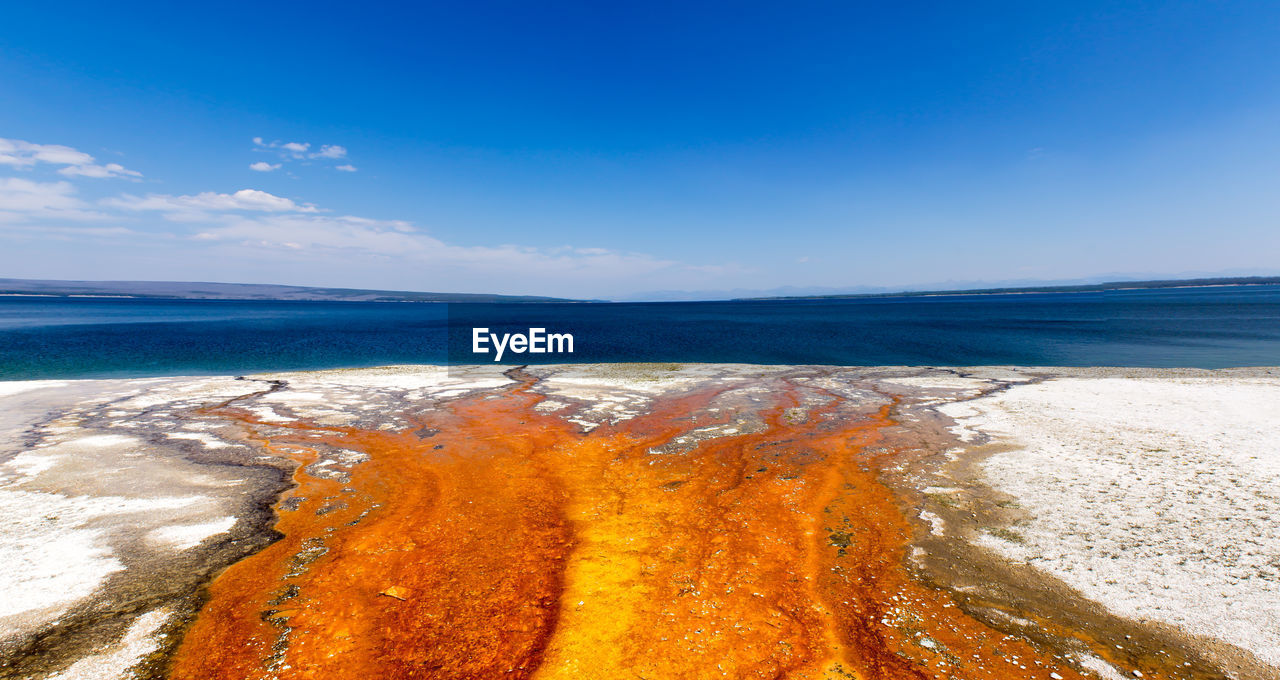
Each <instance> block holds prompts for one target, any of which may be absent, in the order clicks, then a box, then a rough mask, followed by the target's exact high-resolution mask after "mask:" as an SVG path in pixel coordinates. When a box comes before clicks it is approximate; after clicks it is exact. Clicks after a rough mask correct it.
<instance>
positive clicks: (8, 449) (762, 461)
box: [0, 364, 1280, 680]
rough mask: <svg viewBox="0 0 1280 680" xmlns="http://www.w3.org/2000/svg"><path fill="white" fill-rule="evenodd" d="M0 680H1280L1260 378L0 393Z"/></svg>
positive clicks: (354, 377) (516, 376) (492, 378)
mask: <svg viewBox="0 0 1280 680" xmlns="http://www.w3.org/2000/svg"><path fill="white" fill-rule="evenodd" d="M0 510H2V511H3V513H4V517H5V519H6V527H5V530H4V531H3V532H2V533H0V677H4V678H60V679H71V678H94V679H99V678H116V677H119V678H175V679H183V680H196V679H200V680H204V679H208V678H230V679H238V678H253V679H259V678H261V679H266V678H290V679H291V678H369V679H373V678H379V679H381V678H459V679H460V678H476V679H491V678H538V679H546V680H550V679H553V678H555V679H558V678H565V679H568V678H587V679H593V680H595V679H600V680H605V679H615V678H616V679H620V680H621V679H627V680H635V679H637V678H639V679H648V680H665V679H683V678H796V679H799V678H813V679H819V678H821V679H830V680H834V679H839V678H864V679H868V680H869V679H881V678H883V679H898V678H904V679H923V678H939V679H943V678H966V679H968V678H1043V679H1046V680H1066V679H1069V678H1103V679H1106V680H1112V679H1116V678H1188V679H1189V678H1242V679H1243V678H1248V679H1255V678H1256V679H1276V678H1280V523H1278V522H1276V520H1275V518H1276V517H1280V370H1276V369H1247V370H1246V369H1240V370H1230V371H1191V370H1131V369H1124V370H1122V369H1040V368H1037V369H1024V368H991V367H985V368H966V369H924V368H843V367H776V366H774V367H761V366H740V365H668V364H661V365H655V364H623V365H576V366H540V367H530V368H523V369H515V370H507V371H506V372H503V370H502V368H498V367H471V368H457V367H454V368H451V369H448V370H446V369H444V368H439V367H425V366H397V367H387V368H379V369H361V370H344V371H321V372H305V373H287V374H274V375H253V376H243V377H200V378H163V379H140V380H92V381H66V382H51V381H42V382H11V383H0Z"/></svg>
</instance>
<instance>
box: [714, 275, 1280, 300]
mask: <svg viewBox="0 0 1280 680" xmlns="http://www.w3.org/2000/svg"><path fill="white" fill-rule="evenodd" d="M1275 284H1280V276H1219V277H1210V278H1200V279H1154V280H1150V281H1107V282H1103V283H1085V284H1067V285H1047V286H1009V287H1001V288H969V289H960V290H950V289H948V290H910V291H897V292H873V293H840V294H832V295H773V296H763V297H747V298H735V299H738V300H838V299H845V298H885V297H922V296H940V295H1000V294H1012V293H1087V292H1098V291H1104V290H1132V289H1155V288H1194V287H1203V286H1259V285H1275Z"/></svg>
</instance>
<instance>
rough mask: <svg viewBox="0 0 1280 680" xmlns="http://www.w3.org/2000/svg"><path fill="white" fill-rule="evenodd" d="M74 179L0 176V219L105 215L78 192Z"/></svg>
mask: <svg viewBox="0 0 1280 680" xmlns="http://www.w3.org/2000/svg"><path fill="white" fill-rule="evenodd" d="M75 194H76V188H75V186H74V185H73V184H71V182H67V181H60V182H36V181H33V180H29V179H25V178H22V177H0V221H4V222H15V221H32V220H45V219H51V218H52V219H64V220H66V219H72V220H92V219H100V218H102V217H103V216H104V215H102V214H101V213H99V212H95V211H93V210H91V209H90V206H89V205H88V204H86V203H85V202H84V201H83V200H81V199H80V198H78V197H77V196H76V195H75Z"/></svg>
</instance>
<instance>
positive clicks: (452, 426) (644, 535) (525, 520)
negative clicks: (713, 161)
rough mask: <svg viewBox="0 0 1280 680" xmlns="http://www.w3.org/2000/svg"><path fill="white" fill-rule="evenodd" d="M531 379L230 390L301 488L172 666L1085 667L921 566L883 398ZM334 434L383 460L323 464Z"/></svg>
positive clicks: (798, 670) (503, 672)
mask: <svg viewBox="0 0 1280 680" xmlns="http://www.w3.org/2000/svg"><path fill="white" fill-rule="evenodd" d="M531 385H532V379H526V380H524V381H523V382H522V383H521V384H519V385H517V386H515V387H512V388H508V389H504V390H500V391H497V392H492V393H480V394H475V395H472V396H468V397H465V398H462V399H458V400H457V401H454V402H452V403H450V404H449V405H448V406H447V407H446V408H444V409H441V410H434V411H430V412H427V413H423V414H418V415H416V416H415V418H416V421H417V422H416V424H415V426H414V427H412V428H409V429H406V430H404V431H383V430H369V429H357V428H342V427H322V426H319V425H316V424H313V423H307V422H294V423H288V424H284V425H280V424H277V423H266V422H262V421H261V420H260V419H258V418H256V417H255V416H253V415H252V414H250V413H248V412H244V411H239V410H236V409H234V408H231V407H227V408H225V409H223V413H224V414H225V415H226V416H227V417H230V418H235V419H238V420H240V421H241V422H243V423H245V424H246V425H247V426H249V427H250V428H251V429H253V430H255V431H256V432H258V435H257V436H258V437H259V438H260V440H261V444H262V446H264V447H266V448H267V449H268V450H270V451H272V452H274V453H276V454H279V455H284V456H288V457H290V458H292V459H293V460H295V461H296V462H297V463H298V464H299V468H298V471H297V472H296V474H295V481H296V482H297V487H296V488H295V489H293V490H292V491H291V492H290V493H289V494H288V496H287V497H286V498H284V499H282V501H281V504H280V509H279V522H278V524H277V527H276V528H277V530H278V531H279V532H280V533H281V534H282V535H283V538H282V539H281V540H279V541H278V542H276V543H274V544H272V545H271V546H270V547H268V548H267V549H265V550H263V551H262V552H260V553H258V554H256V555H254V556H252V557H250V558H248V559H246V560H244V561H242V562H240V563H238V564H236V565H234V566H233V567H231V568H230V569H228V570H227V571H226V572H225V573H224V574H222V575H221V576H220V577H219V578H218V579H217V580H216V581H215V582H214V583H213V584H212V586H211V588H210V598H209V602H208V604H207V605H206V607H205V608H204V610H203V611H202V612H201V614H200V615H199V617H198V618H197V620H196V622H195V624H194V625H193V627H192V628H191V629H190V631H189V632H188V634H187V636H186V639H185V640H184V642H183V644H182V646H181V648H180V650H179V653H178V654H177V656H176V658H175V663H174V668H173V672H172V677H174V678H181V679H196V678H201V679H202V678H215V677H216V678H335V677H342V678H345V677H356V678H360V677H365V678H527V677H535V678H544V679H552V678H593V679H595V678H600V679H605V678H628V679H634V678H649V679H654V680H657V679H666V678H709V677H726V678H866V679H880V678H883V679H897V678H904V679H915V678H1014V677H1018V678H1022V677H1025V678H1032V677H1034V678H1049V677H1051V676H1050V673H1054V674H1056V677H1058V678H1064V679H1067V678H1079V677H1081V675H1080V674H1079V673H1078V672H1077V671H1076V670H1074V669H1073V667H1072V666H1071V665H1070V664H1068V663H1066V662H1065V661H1064V660H1063V659H1062V658H1060V657H1058V656H1056V655H1055V653H1054V652H1052V651H1048V650H1046V649H1045V648H1042V647H1040V646H1037V645H1035V644H1033V643H1031V642H1029V641H1028V640H1026V639H1023V638H1019V637H1015V636H1012V635H1009V634H1007V633H1006V632H1003V631H1001V630H998V629H997V628H995V627H992V626H991V625H989V624H987V623H983V622H981V621H979V620H978V619H976V618H974V617H972V616H970V615H968V614H966V613H965V612H964V610H962V608H960V607H957V606H956V602H955V601H954V600H953V598H952V596H951V595H950V594H949V593H948V592H947V591H945V590H941V589H934V588H930V587H928V586H926V585H924V584H922V583H920V582H917V581H916V580H913V579H912V577H911V574H910V573H909V572H908V570H907V568H906V566H905V557H906V551H907V550H908V548H909V545H910V542H911V540H912V528H911V525H910V523H909V522H908V521H907V519H906V518H905V517H904V514H903V509H902V507H901V505H900V502H899V501H898V499H897V497H895V495H894V493H893V492H892V491H891V490H890V489H889V488H888V487H886V486H885V485H884V484H883V483H882V482H881V480H880V476H881V474H882V473H883V471H884V470H885V469H886V468H887V467H889V466H893V465H897V464H899V463H900V462H901V459H902V455H903V452H902V450H901V449H900V448H898V447H896V446H895V444H894V442H893V441H892V439H891V437H889V436H887V434H886V433H887V429H888V427H889V426H891V425H893V421H892V418H891V409H892V407H893V404H894V403H895V400H894V399H893V398H891V397H888V396H886V397H885V398H884V399H882V400H880V401H878V402H876V403H853V402H850V401H849V400H845V399H841V398H837V397H836V396H834V395H831V394H826V393H823V392H821V391H820V390H816V389H814V388H812V387H807V386H804V385H799V384H796V383H792V382H788V381H785V380H777V381H776V382H775V383H774V384H772V385H770V387H771V389H770V390H769V392H768V397H767V400H768V402H767V403H764V404H755V403H751V402H749V401H744V400H743V399H742V398H740V397H734V396H733V395H730V394H727V393H726V392H727V388H725V387H719V388H715V389H706V390H702V391H698V392H694V393H691V394H688V395H684V396H680V397H674V398H668V399H664V400H659V401H658V402H657V403H656V404H655V405H654V406H653V407H652V409H651V410H650V412H649V413H648V414H646V415H643V416H640V417H637V418H634V419H632V420H628V421H625V422H622V423H620V424H617V425H604V426H601V427H599V428H597V429H595V430H593V431H591V432H590V433H583V432H581V431H580V430H579V429H578V427H577V426H575V425H573V424H572V423H570V422H568V421H566V420H565V419H563V418H561V417H557V416H554V415H549V414H544V413H540V412H538V411H537V410H536V409H535V408H534V407H535V406H536V405H537V403H538V402H539V401H540V400H541V399H542V397H541V396H540V395H538V394H537V393H536V392H533V391H532V390H531V389H530V387H531ZM712 404H716V405H717V406H716V407H715V408H712V407H711V405H712ZM744 414H745V415H747V416H750V417H751V418H754V419H755V421H756V426H753V427H748V428H743V429H742V430H741V431H738V432H736V433H728V434H726V433H723V432H722V433H720V434H718V435H716V436H710V435H706V436H701V435H699V432H702V431H703V430H704V428H710V427H712V426H717V425H719V426H724V425H726V424H728V423H730V422H733V417H734V416H735V415H744ZM707 431H709V430H707ZM677 437H682V440H681V441H683V442H685V443H684V444H683V445H681V446H674V445H673V444H672V440H673V439H675V438H677ZM326 446H328V447H340V448H344V449H351V450H356V451H360V452H363V453H364V454H367V456H368V460H366V461H365V462H363V463H360V464H358V465H355V466H353V467H352V468H351V470H350V472H349V475H350V478H349V479H343V478H341V477H337V476H333V475H318V474H313V472H314V470H312V471H310V472H309V471H308V470H309V469H308V467H307V466H308V465H310V464H311V463H312V462H314V461H315V459H316V458H317V457H318V451H319V447H326ZM285 508H292V509H285Z"/></svg>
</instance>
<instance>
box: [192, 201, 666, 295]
mask: <svg viewBox="0 0 1280 680" xmlns="http://www.w3.org/2000/svg"><path fill="white" fill-rule="evenodd" d="M193 238H194V239H196V240H199V241H205V242H216V243H221V244H224V245H227V246H231V247H240V248H244V249H246V252H251V253H252V254H253V256H255V257H262V256H264V255H265V254H267V253H268V252H270V251H271V250H275V251H278V252H281V253H287V254H289V255H288V256H289V257H293V258H297V257H302V256H305V257H309V258H313V259H314V260H316V261H317V262H320V261H334V260H337V261H344V262H349V263H353V264H354V263H356V262H358V261H364V262H366V263H372V262H381V263H384V265H385V264H386V263H391V262H399V263H400V264H401V265H402V266H404V267H417V266H429V267H431V268H433V271H435V272H464V273H466V274H467V275H468V276H470V277H474V276H476V275H477V274H478V273H479V272H494V273H496V272H502V273H503V274H504V275H505V276H507V277H512V276H529V277H533V279H532V280H540V281H545V280H547V279H556V280H562V281H576V282H580V283H584V284H585V283H590V282H592V281H613V280H617V279H643V278H645V277H648V276H653V275H656V274H657V273H659V272H663V271H670V270H680V269H682V268H683V265H682V264H681V263H679V262H676V261H673V260H665V259H660V258H655V257H652V256H650V255H645V254H642V253H625V252H618V251H613V250H609V249H605V248H575V247H567V246H565V247H556V248H533V247H528V246H519V245H500V246H457V245H451V244H448V243H445V242H443V241H441V240H439V239H437V238H435V237H433V236H430V235H427V234H424V233H421V232H420V231H418V230H417V229H416V228H414V227H413V225H411V224H409V223H407V222H403V221H396V220H372V219H366V218H361V217H355V216H349V215H348V216H331V215H302V214H281V215H247V216H242V217H239V218H236V219H232V220H226V221H224V222H223V223H221V224H218V225H216V226H211V227H209V228H206V229H202V230H201V231H199V232H197V233H196V234H195V235H194V236H193Z"/></svg>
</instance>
